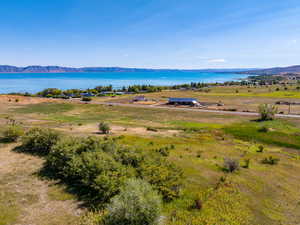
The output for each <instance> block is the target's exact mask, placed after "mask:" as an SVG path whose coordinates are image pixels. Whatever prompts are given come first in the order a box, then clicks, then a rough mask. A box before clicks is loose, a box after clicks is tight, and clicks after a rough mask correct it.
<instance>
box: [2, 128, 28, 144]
mask: <svg viewBox="0 0 300 225" xmlns="http://www.w3.org/2000/svg"><path fill="white" fill-rule="evenodd" d="M23 134H24V130H23V128H22V127H20V126H18V125H10V126H8V127H5V128H4V130H3V131H2V132H1V141H2V142H7V143H11V142H16V141H17V140H18V139H19V138H20V137H21V136H22V135H23Z"/></svg>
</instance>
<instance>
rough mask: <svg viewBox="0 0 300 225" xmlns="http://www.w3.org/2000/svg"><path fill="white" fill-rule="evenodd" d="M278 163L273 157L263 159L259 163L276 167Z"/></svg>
mask: <svg viewBox="0 0 300 225" xmlns="http://www.w3.org/2000/svg"><path fill="white" fill-rule="evenodd" d="M279 161H280V159H278V158H273V156H269V157H266V158H264V159H263V160H262V161H261V162H262V163H263V164H269V165H276V164H278V162H279Z"/></svg>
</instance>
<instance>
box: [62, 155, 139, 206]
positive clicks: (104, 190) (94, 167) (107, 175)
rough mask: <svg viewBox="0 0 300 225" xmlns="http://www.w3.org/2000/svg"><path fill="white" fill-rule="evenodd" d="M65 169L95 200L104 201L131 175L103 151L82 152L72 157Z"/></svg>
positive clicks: (116, 192)
mask: <svg viewBox="0 0 300 225" xmlns="http://www.w3.org/2000/svg"><path fill="white" fill-rule="evenodd" d="M67 167H68V170H69V171H66V172H67V173H69V175H70V176H71V177H73V178H77V180H78V181H80V183H81V184H82V185H83V186H84V187H86V188H87V189H88V191H89V197H90V199H92V200H93V201H95V202H98V203H105V202H108V201H109V200H110V198H111V197H113V196H115V195H116V194H118V193H119V190H120V187H121V186H122V185H123V184H124V182H125V181H126V179H127V178H129V177H131V176H133V174H130V172H129V170H127V169H126V167H125V166H123V165H122V164H120V163H118V162H116V161H115V160H114V159H113V158H112V157H111V156H109V155H108V154H106V153H104V152H84V153H82V154H81V155H80V156H78V157H72V159H71V161H69V162H68V166H67Z"/></svg>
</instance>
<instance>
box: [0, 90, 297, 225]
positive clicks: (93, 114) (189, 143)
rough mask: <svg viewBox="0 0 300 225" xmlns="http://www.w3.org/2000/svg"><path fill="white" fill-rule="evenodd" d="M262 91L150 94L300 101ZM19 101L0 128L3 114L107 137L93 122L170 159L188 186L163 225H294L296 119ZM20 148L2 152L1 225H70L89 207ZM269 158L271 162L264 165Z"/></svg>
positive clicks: (7, 109)
mask: <svg viewBox="0 0 300 225" xmlns="http://www.w3.org/2000/svg"><path fill="white" fill-rule="evenodd" d="M293 88H295V87H293ZM253 89H254V88H253ZM251 90H252V89H251ZM233 91H234V93H233ZM266 91H267V90H260V91H258V92H261V93H258V92H257V93H253V92H248V90H247V88H240V89H239V93H235V88H231V89H226V88H223V89H221V88H220V89H219V88H214V89H213V90H212V91H211V92H209V93H202V92H201V93H200V92H191V91H185V92H182V93H179V92H172V91H169V92H162V93H153V94H148V95H147V96H148V97H153V98H161V99H163V97H168V96H180V97H183V96H188V97H198V98H199V99H206V100H207V101H210V102H215V101H218V100H219V99H221V96H223V98H222V101H224V102H227V101H228V104H229V102H233V103H232V104H233V105H234V104H240V103H238V101H239V102H241V101H242V102H247V101H254V100H255V99H256V100H257V101H256V102H255V105H254V106H255V107H256V105H258V102H264V101H277V100H279V99H282V98H283V99H285V98H289V96H287V94H288V95H289V94H292V95H293V98H295V100H297V99H298V98H299V97H300V95H299V94H298V92H297V91H296V89H295V90H293V91H291V93H290V92H289V91H280V92H270V93H267V92H266ZM225 93H227V94H225ZM299 93H300V92H299ZM126 98H128V97H126V96H125V97H121V99H126ZM24 101H25V100H24ZM21 103H22V100H21ZM21 103H16V102H12V103H9V104H2V106H1V110H2V111H1V113H0V123H1V124H3V125H4V124H5V123H6V122H7V120H8V118H7V116H9V117H10V118H13V119H15V120H16V121H17V122H19V123H22V126H24V127H25V128H26V129H28V128H29V127H33V126H39V127H50V128H53V129H56V130H59V131H61V132H63V133H66V134H68V135H75V136H99V137H103V135H101V134H98V128H97V124H98V123H99V122H101V121H105V122H108V123H109V124H110V126H111V128H112V134H110V136H113V137H119V138H118V139H116V142H118V143H120V144H122V145H126V146H130V147H131V148H136V149H140V150H142V151H152V150H157V149H160V148H164V147H168V149H169V151H170V154H169V156H168V157H167V160H169V161H171V162H174V163H175V164H176V165H177V166H179V167H180V168H182V170H183V172H184V178H183V179H184V180H183V183H184V185H183V188H182V191H181V195H180V197H179V198H177V199H175V200H173V201H171V202H165V203H164V205H163V217H162V218H163V224H167V225H183V224H191V225H208V224H209V225H223V224H224V225H271V224H272V225H273V224H274V225H283V224H284V225H295V224H297V223H298V222H299V221H300V199H299V196H300V189H299V186H300V180H299V174H300V121H299V120H297V119H276V120H274V121H267V122H258V121H257V120H256V119H257V118H256V117H249V116H246V117H245V116H232V115H222V114H212V113H200V112H188V111H186V112H184V111H173V110H172V109H144V108H133V107H120V106H105V105H96V104H92V103H91V104H78V103H71V102H67V101H66V102H65V103H63V102H53V103H52V102H47V103H37V104H24V105H22V104H21ZM254 106H253V109H254ZM230 107H231V106H230ZM2 127H4V126H2ZM17 145H18V143H16V144H2V145H1V146H0V158H1V161H2V162H1V163H0V179H1V183H0V197H1V199H0V210H1V212H2V214H1V215H0V224H1V225H10V224H22V225H27V224H35V225H50V224H53V225H54V224H56V225H57V224H59V225H65V224H75V222H74V220H78V219H79V218H80V217H81V215H83V214H84V213H85V212H86V211H87V210H88V209H87V207H85V206H83V207H81V205H82V202H79V201H77V200H76V199H78V196H74V195H73V194H70V190H69V189H68V187H65V186H64V185H61V184H56V181H55V180H43V179H42V178H41V177H39V176H38V175H37V172H38V171H39V169H41V168H42V166H43V165H42V164H43V161H44V159H43V158H40V157H37V156H32V155H28V154H24V153H19V152H16V151H12V150H11V149H13V148H14V147H15V146H17ZM270 157H272V159H276V160H277V161H276V160H275V161H276V162H277V164H276V163H274V164H273V165H272V164H268V163H266V159H270ZM226 158H229V159H233V160H236V161H238V162H239V164H240V169H239V170H238V171H235V172H233V173H230V172H226V171H225V170H224V159H226ZM278 160H279V161H278ZM267 161H268V160H267ZM268 162H269V161H268ZM20 178H22V179H20ZM29 187H31V188H29ZM196 200H200V201H201V204H202V207H201V209H197V208H195V207H194V206H195V201H196ZM8 204H9V205H10V206H11V207H7V205H8ZM52 209H53V210H52ZM30 211H32V213H30ZM54 218H55V219H54Z"/></svg>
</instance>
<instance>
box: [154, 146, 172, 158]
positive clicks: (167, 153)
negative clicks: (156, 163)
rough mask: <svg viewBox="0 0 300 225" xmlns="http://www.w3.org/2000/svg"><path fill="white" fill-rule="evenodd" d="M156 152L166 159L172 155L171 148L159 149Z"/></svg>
mask: <svg viewBox="0 0 300 225" xmlns="http://www.w3.org/2000/svg"><path fill="white" fill-rule="evenodd" d="M156 151H157V152H158V153H159V154H161V155H162V156H164V157H168V156H169V155H170V150H169V147H164V148H159V149H157V150H156Z"/></svg>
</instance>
